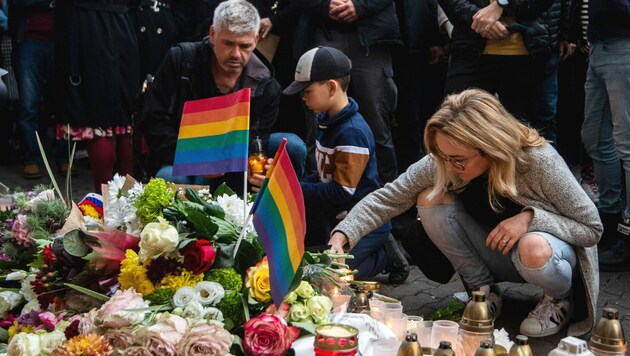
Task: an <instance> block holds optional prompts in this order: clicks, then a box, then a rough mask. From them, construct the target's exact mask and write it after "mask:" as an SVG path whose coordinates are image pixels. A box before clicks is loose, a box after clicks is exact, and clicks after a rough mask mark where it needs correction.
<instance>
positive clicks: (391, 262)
mask: <svg viewBox="0 0 630 356" xmlns="http://www.w3.org/2000/svg"><path fill="white" fill-rule="evenodd" d="M385 251H386V252H387V267H385V272H387V273H389V276H387V283H389V284H401V283H402V282H404V281H405V280H406V279H407V277H409V271H410V270H411V266H409V262H407V259H406V258H405V255H404V254H403V252H402V249H401V247H400V246H398V242H397V241H396V239H394V236H393V235H392V234H389V237H388V241H387V242H386V243H385Z"/></svg>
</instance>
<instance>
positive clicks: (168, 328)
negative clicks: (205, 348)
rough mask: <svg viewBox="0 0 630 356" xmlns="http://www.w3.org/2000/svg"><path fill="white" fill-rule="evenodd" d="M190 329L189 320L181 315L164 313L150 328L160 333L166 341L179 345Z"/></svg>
mask: <svg viewBox="0 0 630 356" xmlns="http://www.w3.org/2000/svg"><path fill="white" fill-rule="evenodd" d="M186 329H188V322H187V321H186V319H184V318H182V317H181V316H179V315H175V314H168V313H163V314H161V315H160V318H159V319H158V321H157V323H155V324H154V325H151V326H149V328H148V330H149V331H151V332H155V333H158V334H160V336H161V337H162V339H163V340H164V341H167V342H169V343H171V344H173V345H177V344H178V343H179V341H180V340H181V339H182V337H183V336H184V334H185V333H186Z"/></svg>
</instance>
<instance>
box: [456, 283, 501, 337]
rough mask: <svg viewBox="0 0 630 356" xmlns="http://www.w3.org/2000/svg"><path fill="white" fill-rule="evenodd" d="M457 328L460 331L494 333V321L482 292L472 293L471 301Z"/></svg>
mask: <svg viewBox="0 0 630 356" xmlns="http://www.w3.org/2000/svg"><path fill="white" fill-rule="evenodd" d="M459 327H460V328H461V329H462V330H466V331H472V332H494V320H493V319H492V314H491V313H490V310H489V309H488V304H486V295H485V293H484V292H482V291H473V292H472V299H471V300H470V301H469V302H468V304H467V305H466V309H464V313H463V314H462V320H461V321H460V322H459Z"/></svg>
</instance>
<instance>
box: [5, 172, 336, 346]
mask: <svg viewBox="0 0 630 356" xmlns="http://www.w3.org/2000/svg"><path fill="white" fill-rule="evenodd" d="M103 193H104V194H103V196H101V195H98V194H93V193H92V194H88V196H86V197H85V198H84V199H83V200H81V201H80V202H79V203H78V204H74V203H72V202H70V201H69V199H64V198H62V197H61V195H60V194H56V193H55V191H54V190H51V189H47V188H46V187H38V188H37V189H35V190H34V191H33V192H29V193H20V194H17V195H16V203H15V206H14V207H13V209H11V210H8V211H2V212H1V213H0V214H1V215H0V218H1V219H2V221H1V222H2V225H1V226H0V234H1V239H0V266H1V267H2V278H1V279H0V287H2V288H0V343H1V344H0V352H2V351H4V352H7V353H8V354H10V355H79V354H95V355H123V354H124V355H136V354H138V355H145V354H146V355H149V354H153V355H156V354H159V355H226V354H252V355H262V354H283V353H284V352H285V351H286V350H287V349H288V348H290V347H291V344H292V343H293V341H294V340H296V339H297V338H298V336H299V335H301V334H304V333H306V334H308V333H309V332H310V333H312V332H313V330H314V327H315V325H318V324H324V323H329V322H330V313H331V311H332V301H331V299H330V298H329V296H330V295H331V293H330V292H331V291H332V290H338V289H339V288H347V286H346V285H345V283H344V281H343V280H342V279H340V278H339V274H340V272H339V270H337V269H336V268H335V267H336V264H335V262H333V258H334V257H335V256H332V257H331V256H329V255H326V254H323V253H308V252H307V253H305V257H304V259H303V261H302V265H301V267H300V268H299V270H298V273H297V275H296V278H295V279H294V280H293V283H292V286H291V288H290V292H289V293H288V294H287V295H286V297H285V300H284V302H283V303H282V304H281V306H280V307H279V308H278V310H276V308H275V307H274V305H273V304H272V300H271V295H270V279H269V265H268V262H267V258H266V257H265V252H264V249H263V247H262V244H261V243H260V241H259V240H258V237H257V235H256V232H255V230H254V227H253V225H252V224H251V223H248V224H247V225H245V226H244V221H245V219H244V214H245V213H246V212H249V210H250V208H251V204H252V201H253V197H251V196H248V197H247V199H245V200H243V199H242V198H240V197H238V196H237V195H236V194H235V193H234V192H233V191H232V190H231V189H229V188H228V187H227V186H225V185H222V186H220V187H218V188H217V189H216V190H214V191H213V192H211V191H210V190H208V189H201V190H195V189H192V188H191V187H185V188H182V187H178V186H175V185H172V184H169V183H167V182H165V181H164V180H162V179H152V180H151V181H150V182H148V183H147V184H145V185H142V184H140V183H138V182H136V181H135V180H134V179H133V178H132V177H130V176H127V177H122V176H119V175H116V176H115V177H114V179H113V180H112V181H110V182H109V184H108V185H107V187H106V189H103ZM243 229H244V231H243ZM241 233H243V236H244V238H243V240H242V241H241V243H240V246H239V248H238V251H237V253H236V256H235V257H234V252H235V249H236V242H237V240H238V238H239V236H240V235H241ZM2 348H4V349H3V350H2Z"/></svg>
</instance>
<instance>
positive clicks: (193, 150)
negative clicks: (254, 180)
mask: <svg viewBox="0 0 630 356" xmlns="http://www.w3.org/2000/svg"><path fill="white" fill-rule="evenodd" d="M250 92H251V89H250V88H245V89H242V90H239V91H236V92H234V93H231V94H228V95H222V96H216V97H212V98H208V99H200V100H192V101H187V102H185V103H184V109H183V110H182V120H181V123H180V126H179V135H178V137H177V146H176V149H175V160H174V162H173V175H175V176H192V175H203V174H216V173H225V172H244V171H246V170H247V156H248V150H249V109H250Z"/></svg>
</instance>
